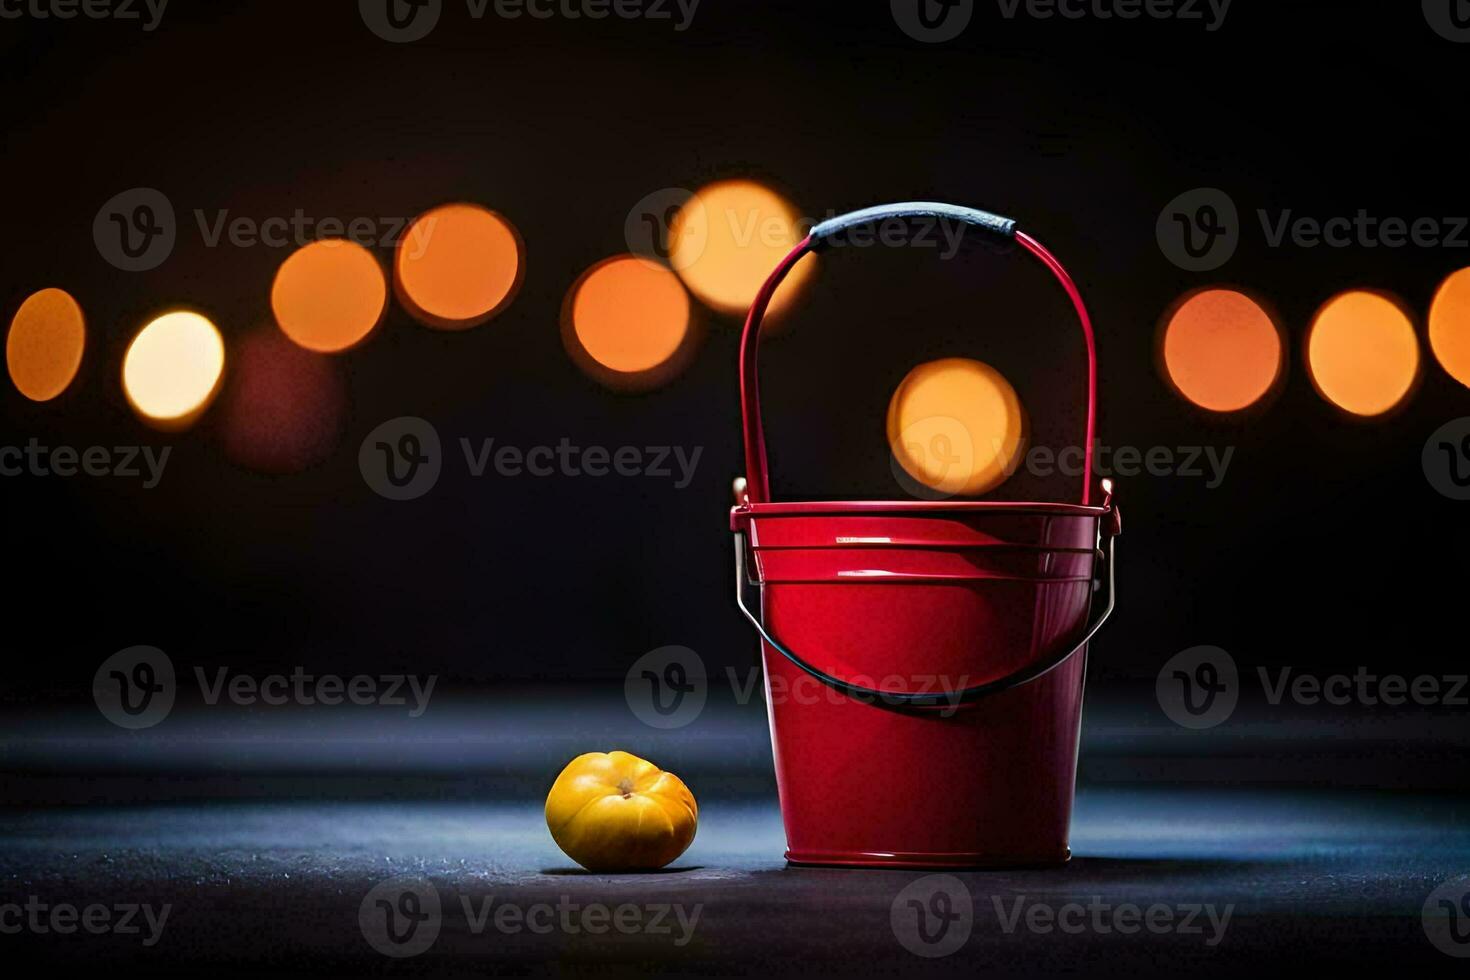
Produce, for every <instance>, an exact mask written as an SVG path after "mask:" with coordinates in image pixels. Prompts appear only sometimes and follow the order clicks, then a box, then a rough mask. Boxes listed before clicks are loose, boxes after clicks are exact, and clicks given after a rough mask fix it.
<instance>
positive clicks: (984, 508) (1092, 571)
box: [731, 233, 1120, 867]
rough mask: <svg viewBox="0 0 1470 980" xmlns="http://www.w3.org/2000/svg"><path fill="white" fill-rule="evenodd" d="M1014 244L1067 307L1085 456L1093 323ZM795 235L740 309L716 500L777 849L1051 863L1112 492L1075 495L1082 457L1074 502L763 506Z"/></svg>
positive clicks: (1063, 812) (904, 860) (826, 855)
mask: <svg viewBox="0 0 1470 980" xmlns="http://www.w3.org/2000/svg"><path fill="white" fill-rule="evenodd" d="M1016 238H1017V240H1018V241H1020V242H1021V244H1022V245H1023V246H1024V247H1025V248H1026V249H1027V250H1028V251H1029V252H1030V253H1031V254H1033V255H1035V256H1036V257H1037V258H1039V259H1040V260H1041V261H1042V262H1043V263H1044V264H1046V265H1047V267H1048V268H1049V269H1050V270H1051V271H1052V272H1053V274H1054V275H1055V276H1056V277H1057V279H1058V281H1059V282H1061V284H1062V285H1063V287H1064V288H1065V289H1066V291H1067V293H1068V295H1069V296H1070V297H1071V299H1072V301H1073V303H1074V306H1075V308H1076V310H1077V313H1078V316H1079V317H1080V319H1081V322H1082V326H1083V333H1084V337H1085V340H1086V342H1087V353H1088V361H1089V381H1088V413H1087V433H1086V439H1087V442H1086V446H1087V447H1088V449H1089V450H1090V448H1091V445H1092V436H1093V426H1094V420H1095V404H1096V379H1097V368H1096V356H1095V351H1094V344H1093V335H1092V325H1091V321H1090V320H1089V319H1088V316H1087V311H1086V308H1085V307H1084V305H1083V303H1082V299H1081V296H1080V295H1079V294H1078V292H1077V289H1076V286H1075V285H1074V284H1073V282H1072V280H1071V278H1070V277H1069V276H1068V275H1067V273H1066V272H1065V270H1063V269H1062V267H1061V264H1060V263H1059V262H1057V261H1056V259H1055V258H1053V257H1052V256H1051V254H1050V253H1049V252H1047V251H1046V249H1044V248H1043V247H1042V246H1041V245H1040V244H1039V243H1037V242H1036V241H1035V240H1034V239H1031V238H1029V237H1028V236H1025V235H1023V234H1021V233H1017V234H1016ZM812 248H813V244H812V240H811V239H808V240H807V241H805V242H803V243H802V244H801V245H800V246H798V247H797V249H796V250H795V251H793V252H792V253H791V255H789V256H788V257H787V258H786V259H785V260H783V262H782V263H781V265H780V266H779V267H778V268H777V269H776V271H775V272H774V273H773V274H772V276H771V278H770V280H769V281H768V282H767V283H766V285H765V287H763V288H762V290H761V292H760V294H759V295H758V296H757V298H756V301H755V303H754V305H753V306H752V308H751V312H750V317H749V319H748V320H747V322H746V328H745V335H744V338H743V340H742V344H741V396H742V410H743V420H744V425H745V457H746V465H747V471H746V475H747V480H746V481H745V483H744V484H743V485H742V486H741V487H740V488H739V489H738V490H737V498H738V499H737V506H736V508H735V509H734V511H732V513H731V528H732V530H734V531H735V532H736V534H737V538H736V546H737V548H745V547H746V546H747V545H746V543H747V542H748V543H749V549H750V562H749V570H748V572H747V569H746V565H745V564H744V561H743V559H742V561H741V562H740V563H739V564H738V565H737V569H738V570H740V572H741V574H749V575H750V576H751V577H752V578H753V579H754V583H753V584H755V585H757V586H758V587H759V589H760V600H759V607H760V612H759V619H758V620H757V619H755V618H753V619H752V622H754V623H755V625H756V628H757V629H758V630H761V631H762V636H763V637H765V638H766V639H763V640H762V652H763V655H764V656H763V659H764V663H765V670H766V700H767V704H768V707H769V713H770V722H771V740H772V746H773V749H774V754H775V762H776V779H777V785H778V789H779V792H780V797H781V813H782V818H783V820H784V821H785V826H786V836H787V844H788V850H787V855H786V856H787V858H788V860H791V861H794V862H799V863H811V864H833V865H861V866H874V865H901V866H911V867H999V866H1016V865H1038V864H1054V863H1060V862H1062V861H1065V860H1067V858H1068V857H1069V855H1070V851H1069V849H1068V831H1069V827H1070V823H1071V814H1072V799H1073V789H1074V786H1075V782H1076V771H1077V741H1078V734H1079V731H1080V722H1081V712H1082V689H1083V677H1084V675H1085V672H1086V661H1087V648H1086V645H1085V644H1084V645H1081V646H1077V644H1078V643H1079V642H1080V641H1082V640H1084V639H1086V638H1087V637H1088V635H1089V629H1088V627H1089V617H1090V612H1091V606H1092V600H1093V589H1094V577H1095V575H1096V574H1097V573H1098V567H1097V566H1098V563H1099V555H1100V552H1099V544H1100V542H1102V541H1103V540H1104V537H1106V536H1111V535H1113V534H1116V533H1117V531H1118V530H1119V529H1120V524H1119V521H1118V518H1117V511H1116V508H1115V507H1114V506H1113V504H1112V499H1111V494H1109V495H1108V499H1107V500H1105V502H1104V504H1103V506H1102V507H1092V506H1088V500H1089V491H1090V486H1089V485H1090V483H1091V462H1092V460H1091V453H1090V451H1089V452H1088V453H1087V454H1086V459H1085V462H1086V465H1085V472H1084V474H1083V490H1082V494H1081V497H1082V503H1081V504H1080V505H1078V504H1046V503H979V502H912V503H883V502H818V503H772V502H770V496H769V495H770V481H769V477H768V474H767V471H766V450H765V438H764V433H763V431H762V425H761V415H760V399H759V390H758V372H757V367H756V354H757V349H758V346H759V337H760V324H761V320H762V319H763V317H764V315H765V310H766V307H767V305H768V304H769V302H770V298H771V296H772V295H773V294H774V292H775V289H776V287H777V286H778V285H779V284H780V282H781V280H782V279H783V278H784V277H785V276H786V274H787V273H788V272H789V271H790V270H791V268H792V267H794V266H795V264H796V262H798V261H799V260H800V259H801V258H802V256H804V255H805V254H806V253H807V252H808V251H810V250H811V249H812ZM1109 554H1111V551H1109ZM743 585H744V583H742V582H739V581H737V589H739V588H742V587H743ZM1111 598H1112V596H1111V591H1110V592H1109V601H1110V602H1111ZM742 608H746V607H745V606H744V605H742ZM747 615H752V616H753V615H754V614H753V613H752V611H751V610H749V609H747ZM1092 625H1093V627H1094V628H1095V625H1096V624H1092ZM773 642H774V643H776V644H778V645H779V646H780V647H782V648H784V651H783V650H778V649H777V648H776V647H774V646H773V645H772V644H773ZM1074 646H1075V652H1073V653H1071V654H1070V655H1067V651H1068V650H1069V648H1071V647H1074ZM1058 658H1061V659H1060V660H1059V662H1057V664H1056V666H1054V667H1051V669H1049V670H1047V669H1046V667H1047V665H1048V664H1049V663H1050V662H1053V661H1057V660H1058ZM1042 670H1045V672H1044V673H1040V674H1039V676H1036V675H1037V674H1038V672H1039V671H1042ZM1027 678H1029V679H1027ZM987 684H993V685H995V689H994V690H987V691H984V692H978V693H977V694H976V695H975V696H974V697H972V698H967V699H965V700H964V703H961V699H960V698H959V697H958V696H957V697H956V698H954V699H953V700H950V701H941V703H939V704H937V705H930V706H924V707H916V706H913V705H910V704H897V703H894V701H893V700H891V699H890V700H885V699H884V698H882V697H878V696H875V694H876V692H902V693H905V694H909V695H912V694H915V693H924V692H933V691H936V690H938V691H942V692H944V693H946V694H949V693H952V692H953V693H956V694H957V693H958V692H962V691H965V690H966V689H971V688H977V687H980V686H982V685H987ZM855 691H857V692H865V693H854V692H855Z"/></svg>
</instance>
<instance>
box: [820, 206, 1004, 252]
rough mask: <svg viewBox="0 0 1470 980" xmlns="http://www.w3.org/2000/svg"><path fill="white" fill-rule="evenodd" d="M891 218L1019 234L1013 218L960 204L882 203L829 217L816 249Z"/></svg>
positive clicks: (823, 224) (1001, 234) (1000, 233)
mask: <svg viewBox="0 0 1470 980" xmlns="http://www.w3.org/2000/svg"><path fill="white" fill-rule="evenodd" d="M890 218H897V219H901V220H912V219H914V218H933V219H935V220H936V221H946V220H947V221H959V222H963V223H964V224H967V225H972V226H974V227H976V228H983V229H984V230H986V231H989V232H994V233H995V234H997V235H1000V236H1002V237H1003V238H1014V237H1015V235H1016V222H1015V220H1014V219H1013V218H1003V217H1001V216H1000V215H998V214H991V213H990V212H989V211H981V210H979V209H977V208H962V207H960V206H959V205H956V204H939V203H937V202H933V201H910V202H909V203H907V204H882V205H879V206H878V207H875V208H864V209H863V210H861V211H852V212H850V213H848V214H840V215H838V216H837V217H835V218H828V219H827V220H826V221H823V222H822V223H821V224H819V225H816V226H815V227H813V228H812V232H811V242H812V248H814V249H820V248H822V247H823V246H825V245H828V244H830V243H831V242H832V241H833V240H834V239H836V238H837V237H839V236H840V235H842V234H843V233H844V232H848V231H851V230H852V229H853V228H860V227H862V226H864V225H876V224H878V223H880V222H883V221H887V220H889V219H890Z"/></svg>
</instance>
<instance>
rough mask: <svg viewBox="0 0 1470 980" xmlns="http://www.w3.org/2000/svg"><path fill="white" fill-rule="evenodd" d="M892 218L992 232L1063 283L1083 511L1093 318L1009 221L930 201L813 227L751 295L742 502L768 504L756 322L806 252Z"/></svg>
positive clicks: (1062, 274) (745, 338)
mask: <svg viewBox="0 0 1470 980" xmlns="http://www.w3.org/2000/svg"><path fill="white" fill-rule="evenodd" d="M894 218H899V219H906V218H936V219H946V218H947V219H950V220H954V221H961V222H964V223H965V224H967V225H971V226H973V227H976V228H981V229H984V230H986V231H989V232H993V233H995V234H997V235H1000V236H1002V237H1004V238H1014V239H1015V240H1016V241H1018V242H1020V243H1021V246H1022V247H1023V248H1025V249H1026V251H1028V252H1030V253H1031V254H1032V255H1034V256H1036V257H1037V258H1038V259H1040V260H1041V262H1042V263H1043V264H1044V265H1045V266H1046V267H1047V268H1048V269H1050V270H1051V273H1052V275H1053V276H1055V277H1056V279H1057V281H1058V282H1060V283H1061V284H1062V288H1063V289H1065V290H1066V292H1067V296H1068V298H1069V299H1071V301H1072V307H1073V309H1075V310H1076V312H1077V318H1078V319H1079V320H1081V321H1082V335H1083V337H1084V338H1085V339H1086V341H1087V441H1086V442H1085V443H1084V444H1083V446H1084V448H1083V451H1082V452H1083V461H1082V504H1083V506H1086V505H1087V503H1088V501H1089V499H1090V495H1091V487H1092V443H1093V438H1094V435H1095V432H1096V427H1097V344H1096V342H1095V340H1094V338H1093V331H1092V318H1091V317H1089V316H1088V314H1087V306H1086V305H1085V304H1084V303H1083V302H1082V294H1081V293H1080V292H1079V291H1078V290H1077V284H1076V283H1074V282H1073V281H1072V277H1071V276H1070V275H1068V274H1067V270H1066V269H1064V268H1063V267H1062V264H1061V262H1059V261H1057V259H1056V257H1055V256H1054V255H1052V254H1051V253H1050V252H1049V251H1047V250H1046V248H1045V247H1044V246H1043V245H1042V244H1041V243H1040V242H1038V241H1037V240H1036V239H1034V238H1032V237H1031V236H1030V235H1028V234H1026V233H1025V232H1023V231H1020V230H1018V229H1017V228H1016V222H1015V221H1014V220H1012V219H1010V218H1002V217H1000V216H999V215H995V214H990V213H989V212H987V211H979V210H976V209H975V208H966V207H960V206H958V205H955V204H936V203H933V202H929V201H916V202H910V203H907V204H884V205H880V206H878V207H873V208H866V209H864V210H861V211H853V212H852V213H850V214H844V215H840V216H838V217H835V218H831V219H829V220H827V221H824V222H822V223H821V224H818V225H816V226H815V227H813V228H812V230H811V233H810V234H809V235H808V236H807V237H806V238H805V239H804V240H803V241H802V242H801V244H799V245H797V246H796V248H794V249H792V251H791V254H789V255H787V256H786V258H784V259H782V260H781V263H780V265H778V266H776V269H775V271H774V272H772V273H771V276H770V278H769V279H767V280H766V282H765V285H763V286H761V288H760V291H759V292H758V293H757V294H756V297H755V302H754V303H752V304H751V307H750V315H749V316H748V317H747V318H746V321H745V332H744V334H743V335H742V336H741V338H740V409H741V417H742V420H743V423H744V430H745V474H746V477H747V488H746V494H747V499H748V500H749V502H750V503H753V504H759V503H765V502H767V501H769V500H770V499H771V480H770V474H769V471H768V469H767V464H766V436H765V431H764V429H763V428H762V426H761V408H760V381H759V370H758V354H759V351H760V340H761V322H762V321H763V320H764V319H765V316H766V310H767V309H768V308H769V307H770V305H771V297H773V296H774V295H775V293H776V289H777V287H778V286H780V285H781V283H782V282H783V281H784V280H785V279H786V276H787V275H788V274H789V273H790V272H791V270H792V269H793V268H794V267H795V266H796V263H797V262H798V261H800V260H801V259H802V258H803V257H804V256H805V255H806V254H807V253H808V252H817V251H820V250H821V249H823V248H826V247H828V246H830V245H831V244H832V243H833V240H834V239H835V238H836V237H837V236H839V235H840V234H842V233H843V232H846V231H850V230H851V229H853V228H856V227H860V226H863V225H870V224H874V223H877V222H879V221H885V220H888V219H894Z"/></svg>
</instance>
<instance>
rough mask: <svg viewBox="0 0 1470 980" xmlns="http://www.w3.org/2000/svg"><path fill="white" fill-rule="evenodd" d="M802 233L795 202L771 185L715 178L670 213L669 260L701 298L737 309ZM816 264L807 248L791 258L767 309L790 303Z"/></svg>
mask: <svg viewBox="0 0 1470 980" xmlns="http://www.w3.org/2000/svg"><path fill="white" fill-rule="evenodd" d="M803 235H804V230H803V229H802V227H801V217H800V215H799V214H798V213H797V211H796V208H795V207H793V206H792V205H791V203H790V202H788V201H787V200H786V199H785V198H783V197H782V196H781V195H779V194H777V193H776V192H775V191H773V190H771V189H770V188H768V187H765V186H763V185H761V184H757V183H756V182H754V181H750V180H726V181H720V182H719V183H715V184H710V185H709V186H707V187H705V188H702V189H701V190H699V191H698V192H697V193H695V195H694V196H693V197H692V198H690V199H689V201H687V202H686V203H685V204H684V206H683V207H682V208H680V209H679V212H678V213H677V214H676V215H675V216H674V220H673V221H672V222H671V224H670V227H669V265H670V266H672V267H673V269H674V271H675V272H677V273H678V274H679V277H680V278H681V279H683V280H684V284H685V285H686V286H688V287H689V291H690V292H692V293H693V294H694V295H695V296H696V297H697V298H698V299H699V300H700V302H702V303H704V304H705V305H706V306H709V307H710V308H712V309H714V310H716V311H718V312H720V313H726V314H730V315H741V314H744V313H745V312H746V311H747V310H749V309H750V304H751V302H752V301H753V300H754V299H755V294H756V293H757V292H758V291H759V290H760V287H761V284H762V283H764V282H765V281H766V279H767V278H768V277H769V276H770V274H771V271H772V270H773V269H775V268H776V265H777V264H778V263H779V262H780V261H781V260H782V259H783V258H785V257H786V255H787V253H789V252H790V251H791V250H792V249H793V248H795V247H796V245H797V243H799V242H800V241H801V239H802V237H803ZM814 269H815V259H814V258H813V257H812V256H810V255H808V256H807V257H806V258H804V259H802V260H801V262H799V263H797V265H796V267H795V268H794V269H792V270H791V274H790V275H789V276H787V278H786V281H785V282H784V283H782V284H781V288H780V289H778V290H777V291H776V295H775V297H774V298H773V299H772V301H771V308H770V311H771V313H772V314H773V315H777V314H779V313H780V312H781V311H782V310H783V309H785V308H786V307H787V306H789V305H790V304H791V302H792V301H793V300H794V299H795V298H796V296H797V295H798V294H799V293H800V291H801V289H802V286H803V285H804V284H805V283H806V281H807V280H808V279H810V278H811V275H812V272H813V270H814Z"/></svg>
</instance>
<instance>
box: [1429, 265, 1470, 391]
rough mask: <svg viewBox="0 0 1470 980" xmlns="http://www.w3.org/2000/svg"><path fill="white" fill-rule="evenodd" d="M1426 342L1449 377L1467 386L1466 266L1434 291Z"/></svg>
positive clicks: (1469, 304) (1469, 321)
mask: <svg viewBox="0 0 1470 980" xmlns="http://www.w3.org/2000/svg"><path fill="white" fill-rule="evenodd" d="M1429 346H1430V348H1431V349H1432V350H1433V351H1434V357H1435V359H1436V360H1438V361H1439V363H1440V366H1441V367H1443V368H1444V369H1445V371H1446V372H1448V374H1449V375H1450V377H1452V378H1454V379H1455V380H1456V381H1458V382H1460V384H1462V385H1465V386H1467V387H1470V269H1461V270H1460V271H1459V272H1456V273H1455V274H1454V275H1452V276H1450V277H1449V278H1448V279H1446V280H1445V281H1444V283H1443V284H1442V285H1441V286H1440V287H1439V291H1438V292H1436V293H1435V294H1434V304H1433V305H1432V306H1431V307H1430V308H1429Z"/></svg>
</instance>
